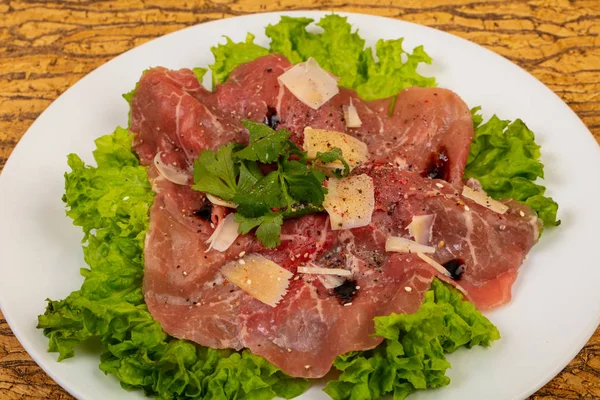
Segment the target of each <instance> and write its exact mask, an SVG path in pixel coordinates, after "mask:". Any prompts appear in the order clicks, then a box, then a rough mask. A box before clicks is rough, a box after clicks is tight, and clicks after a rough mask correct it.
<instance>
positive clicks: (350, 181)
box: [323, 174, 375, 230]
mask: <svg viewBox="0 0 600 400" xmlns="http://www.w3.org/2000/svg"><path fill="white" fill-rule="evenodd" d="M327 182H328V185H327V190H328V193H327V194H326V195H325V201H324V202H323V207H325V210H326V211H327V213H328V214H329V222H330V223H331V229H332V230H340V229H352V228H358V227H361V226H367V225H369V224H370V223H371V217H372V215H373V209H374V208H375V190H374V188H373V180H372V179H371V177H370V176H368V175H366V174H361V175H356V176H351V177H348V178H345V179H335V178H329V180H328V181H327Z"/></svg>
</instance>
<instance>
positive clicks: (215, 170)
mask: <svg viewBox="0 0 600 400" xmlns="http://www.w3.org/2000/svg"><path fill="white" fill-rule="evenodd" d="M242 123H243V124H244V126H245V127H246V128H247V129H248V132H249V133H250V142H249V144H248V146H243V145H240V144H237V143H229V144H227V145H225V146H222V147H220V148H218V149H217V150H216V151H212V150H203V151H202V152H201V153H200V156H199V157H198V159H197V160H196V162H195V163H194V185H193V186H192V188H193V189H195V190H198V191H201V192H205V193H210V194H212V195H215V196H219V197H220V198H222V199H224V200H229V201H233V202H234V203H236V204H237V205H238V208H237V210H236V213H235V218H236V221H237V222H239V223H240V228H239V232H240V233H242V234H246V233H248V232H250V231H251V230H252V229H254V228H256V237H257V238H258V240H259V241H260V242H261V243H262V244H263V245H264V246H265V247H267V248H274V247H277V245H279V244H280V243H281V241H280V239H279V234H280V232H281V225H282V224H283V220H284V218H292V217H297V216H300V215H305V214H310V213H314V212H320V211H323V201H324V200H325V194H327V188H325V187H324V186H323V181H324V180H325V174H324V173H323V172H322V171H321V170H319V169H318V168H317V165H318V163H323V164H328V163H333V162H336V161H337V162H341V164H342V165H343V169H339V170H336V171H334V173H335V174H336V175H337V176H340V177H341V176H347V175H348V173H349V170H350V168H349V166H348V163H347V162H346V161H345V160H344V158H343V157H342V151H341V150H340V149H339V148H337V147H334V148H332V149H331V150H329V151H327V152H324V153H318V154H317V156H316V157H315V159H313V160H311V159H309V158H308V156H307V154H306V152H304V151H302V150H300V149H299V148H298V146H296V145H295V144H294V143H293V142H291V141H290V140H289V137H290V132H289V131H287V130H285V129H280V130H277V131H275V130H273V129H271V128H270V127H269V126H267V125H265V124H262V123H258V122H251V121H242ZM259 163H262V164H276V166H277V169H276V170H274V171H272V172H269V173H268V174H266V175H265V174H264V173H263V172H262V171H261V169H260V168H259Z"/></svg>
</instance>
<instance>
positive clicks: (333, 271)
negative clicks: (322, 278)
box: [298, 267, 352, 276]
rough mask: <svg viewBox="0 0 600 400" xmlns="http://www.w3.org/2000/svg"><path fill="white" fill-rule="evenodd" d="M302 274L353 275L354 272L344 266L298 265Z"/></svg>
mask: <svg viewBox="0 0 600 400" xmlns="http://www.w3.org/2000/svg"><path fill="white" fill-rule="evenodd" d="M298 272H300V273H301V274H315V275H337V276H352V272H350V271H348V270H347V269H342V268H321V267H298Z"/></svg>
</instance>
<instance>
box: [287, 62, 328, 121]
mask: <svg viewBox="0 0 600 400" xmlns="http://www.w3.org/2000/svg"><path fill="white" fill-rule="evenodd" d="M277 81H278V82H279V84H280V85H283V86H285V87H286V88H288V90H289V91H290V92H292V94H293V95H294V96H296V98H297V99H298V100H300V101H301V102H302V103H304V104H306V105H307V106H309V107H310V108H312V109H314V110H317V109H319V107H321V106H322V105H323V104H325V103H327V102H328V101H329V99H331V98H332V97H333V96H335V95H336V94H338V93H339V91H340V89H339V88H338V85H337V79H336V78H334V77H333V76H331V75H330V74H329V72H327V71H325V70H324V69H323V68H321V67H320V66H319V64H318V63H317V61H316V60H315V59H314V58H312V57H311V58H309V59H308V60H307V61H305V62H302V63H299V64H296V65H294V66H293V67H292V68H290V69H288V70H287V71H285V72H284V73H283V74H281V75H279V77H278V78H277Z"/></svg>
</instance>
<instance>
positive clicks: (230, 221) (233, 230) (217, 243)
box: [205, 214, 240, 253]
mask: <svg viewBox="0 0 600 400" xmlns="http://www.w3.org/2000/svg"><path fill="white" fill-rule="evenodd" d="M239 226H240V224H239V223H238V222H236V221H235V216H234V214H227V216H226V217H225V218H223V219H222V220H221V221H220V222H219V225H217V228H216V229H215V231H214V232H213V234H212V235H210V237H209V238H208V240H207V241H206V243H208V245H209V246H208V249H206V250H205V253H206V252H208V251H210V250H211V249H215V250H217V251H221V252H223V251H225V250H227V249H228V248H229V247H230V246H231V245H232V244H233V242H235V239H237V237H238V235H239V233H238V228H239Z"/></svg>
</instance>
